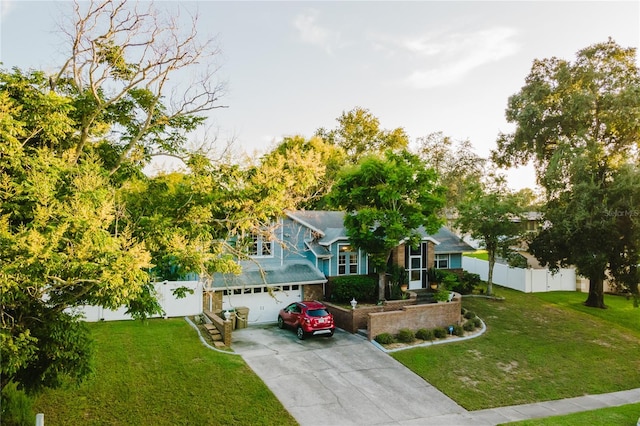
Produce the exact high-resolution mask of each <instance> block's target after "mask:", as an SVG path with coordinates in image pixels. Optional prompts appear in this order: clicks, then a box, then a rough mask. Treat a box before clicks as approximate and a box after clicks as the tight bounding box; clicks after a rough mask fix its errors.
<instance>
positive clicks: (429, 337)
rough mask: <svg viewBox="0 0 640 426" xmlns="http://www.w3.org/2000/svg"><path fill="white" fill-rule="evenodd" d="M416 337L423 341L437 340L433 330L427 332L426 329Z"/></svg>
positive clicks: (418, 332)
mask: <svg viewBox="0 0 640 426" xmlns="http://www.w3.org/2000/svg"><path fill="white" fill-rule="evenodd" d="M416 337H417V338H418V339H421V340H433V339H434V338H435V336H434V335H433V330H427V329H426V328H421V329H420V330H418V331H416Z"/></svg>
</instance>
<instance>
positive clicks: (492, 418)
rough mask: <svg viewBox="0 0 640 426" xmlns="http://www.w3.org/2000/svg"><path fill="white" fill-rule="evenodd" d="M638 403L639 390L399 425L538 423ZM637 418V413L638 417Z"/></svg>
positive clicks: (420, 420) (481, 411)
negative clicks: (531, 420) (544, 419)
mask: <svg viewBox="0 0 640 426" xmlns="http://www.w3.org/2000/svg"><path fill="white" fill-rule="evenodd" d="M639 402H640V388H637V389H631V390H626V391H620V392H613V393H605V394H601V395H587V396H580V397H576V398H568V399H559V400H556V401H546V402H539V403H535V404H524V405H513V406H509V407H499V408H489V409H486V410H479V411H467V412H466V413H463V414H451V415H444V416H436V417H431V418H428V419H415V420H413V421H410V422H403V423H401V424H405V425H443V426H444V425H452V426H453V425H455V426H466V425H469V426H470V425H475V426H493V425H498V424H502V423H509V422H516V421H520V420H527V419H538V418H544V417H551V416H561V415H564V414H572V413H578V412H581V411H590V410H597V409H599V408H607V407H617V406H620V405H626V404H633V403H639ZM638 416H639V417H640V413H638Z"/></svg>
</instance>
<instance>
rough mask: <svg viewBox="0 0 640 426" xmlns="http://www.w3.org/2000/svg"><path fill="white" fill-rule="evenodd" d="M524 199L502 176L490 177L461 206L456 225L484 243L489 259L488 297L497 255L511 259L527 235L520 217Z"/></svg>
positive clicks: (479, 184) (478, 184)
mask: <svg viewBox="0 0 640 426" xmlns="http://www.w3.org/2000/svg"><path fill="white" fill-rule="evenodd" d="M522 210H523V203H522V199H521V197H520V196H519V195H518V194H516V193H514V192H512V191H510V190H509V189H508V188H507V187H506V184H505V182H504V180H503V179H502V178H501V177H495V176H490V177H489V179H488V180H487V181H486V182H477V183H476V184H475V185H474V186H473V187H470V188H469V190H468V193H467V197H466V198H465V199H464V200H463V201H462V202H461V203H460V204H458V219H457V220H456V226H457V227H458V228H459V229H460V231H461V232H463V233H469V235H471V237H472V238H474V239H476V240H478V241H480V242H481V243H482V244H483V245H484V248H485V249H486V250H487V253H488V257H489V274H488V279H487V294H489V295H491V294H492V293H493V267H494V265H495V263H496V256H497V255H502V256H507V255H508V254H509V253H510V252H512V250H513V249H512V247H513V246H514V245H515V244H517V243H518V242H519V240H520V238H521V234H522V232H523V229H522V227H521V226H520V223H519V222H520V221H519V217H520V216H521V214H522Z"/></svg>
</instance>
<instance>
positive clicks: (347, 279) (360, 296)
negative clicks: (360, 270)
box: [331, 275, 378, 303]
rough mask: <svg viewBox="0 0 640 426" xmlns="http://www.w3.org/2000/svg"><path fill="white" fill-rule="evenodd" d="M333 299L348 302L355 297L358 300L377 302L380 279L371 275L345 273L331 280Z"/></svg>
mask: <svg viewBox="0 0 640 426" xmlns="http://www.w3.org/2000/svg"><path fill="white" fill-rule="evenodd" d="M331 285H332V287H331V299H332V300H334V301H336V302H339V303H348V302H349V301H351V299H353V298H354V297H355V299H356V300H357V301H358V302H365V303H375V302H376V301H377V300H378V281H377V279H376V278H375V277H372V276H369V275H345V276H342V277H335V278H333V279H332V280H331Z"/></svg>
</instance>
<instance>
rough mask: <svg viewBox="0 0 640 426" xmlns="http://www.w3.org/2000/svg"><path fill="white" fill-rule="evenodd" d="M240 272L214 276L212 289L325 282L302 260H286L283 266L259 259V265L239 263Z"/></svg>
mask: <svg viewBox="0 0 640 426" xmlns="http://www.w3.org/2000/svg"><path fill="white" fill-rule="evenodd" d="M240 266H242V272H241V273H240V275H234V274H214V276H213V287H214V288H226V287H260V286H265V285H267V286H269V285H279V284H315V283H324V282H326V281H327V279H326V278H325V276H324V275H323V274H322V272H320V271H319V270H318V269H317V268H316V267H315V266H314V265H313V264H312V263H311V262H309V261H308V260H304V259H297V260H288V261H287V262H286V263H285V264H284V265H282V264H281V263H280V260H278V259H261V260H260V265H257V264H256V263H255V262H252V261H241V262H240Z"/></svg>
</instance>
